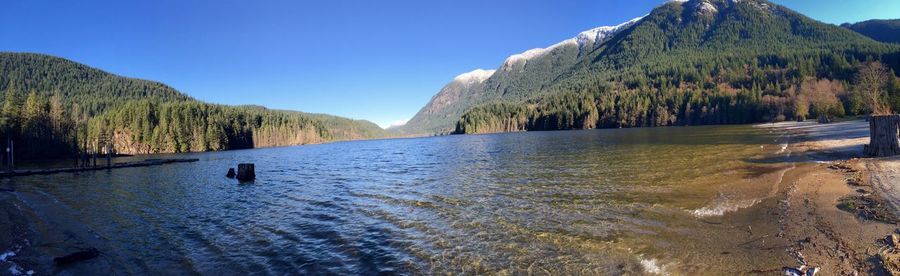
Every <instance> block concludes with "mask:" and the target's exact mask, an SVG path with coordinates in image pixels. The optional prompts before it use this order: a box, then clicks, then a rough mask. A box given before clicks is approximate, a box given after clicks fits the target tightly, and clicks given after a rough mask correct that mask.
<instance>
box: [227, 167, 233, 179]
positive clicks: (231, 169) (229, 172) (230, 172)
mask: <svg viewBox="0 0 900 276" xmlns="http://www.w3.org/2000/svg"><path fill="white" fill-rule="evenodd" d="M225 177H228V178H234V168H228V173H226V174H225Z"/></svg>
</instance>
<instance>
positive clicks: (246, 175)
mask: <svg viewBox="0 0 900 276" xmlns="http://www.w3.org/2000/svg"><path fill="white" fill-rule="evenodd" d="M255 178H256V168H255V166H254V165H253V164H252V163H244V164H238V173H237V179H238V180H240V181H250V180H253V179H255Z"/></svg>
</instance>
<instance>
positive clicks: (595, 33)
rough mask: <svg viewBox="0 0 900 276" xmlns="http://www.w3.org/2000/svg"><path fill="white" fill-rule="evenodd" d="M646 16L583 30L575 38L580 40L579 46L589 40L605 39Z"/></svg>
mask: <svg viewBox="0 0 900 276" xmlns="http://www.w3.org/2000/svg"><path fill="white" fill-rule="evenodd" d="M644 16H646V15H644ZM644 16H641V17H637V18H634V19H631V20H628V21H626V22H623V23H622V24H619V25H615V26H602V27H597V28H593V29H590V30H587V31H583V32H581V33H579V34H578V36H576V37H575V39H576V41H577V42H578V45H579V46H584V45H585V44H587V43H588V42H590V43H594V42H597V41H603V40H604V39H606V38H607V37H610V36H612V35H613V34H615V33H617V32H618V31H619V30H621V29H624V28H627V27H628V26H631V25H634V23H637V22H638V21H640V20H641V19H643V18H644Z"/></svg>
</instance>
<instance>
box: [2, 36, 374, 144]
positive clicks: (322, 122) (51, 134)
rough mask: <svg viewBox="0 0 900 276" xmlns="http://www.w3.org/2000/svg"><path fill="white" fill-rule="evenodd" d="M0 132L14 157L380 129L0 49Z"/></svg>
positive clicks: (303, 140) (299, 138)
mask: <svg viewBox="0 0 900 276" xmlns="http://www.w3.org/2000/svg"><path fill="white" fill-rule="evenodd" d="M0 99H2V105H0V107H2V109H0V115H2V116H0V119H2V120H0V123H2V125H0V137H2V138H3V139H2V143H3V144H6V138H11V139H12V140H13V141H14V144H15V148H16V156H17V158H23V159H28V158H51V157H64V156H71V155H72V154H75V153H76V152H77V151H86V150H87V151H90V150H97V149H99V148H101V147H102V146H103V145H104V144H110V145H111V146H112V147H113V149H114V150H115V152H117V153H124V154H139V153H160V152H191V151H208V150H227V149H240V148H251V147H268V146H283V145H301V144H309V143H321V142H326V141H333V140H347V139H362V138H374V137H381V136H382V135H383V131H382V130H381V129H380V128H379V127H378V126H376V125H375V124H373V123H371V122H367V121H358V120H350V119H346V118H340V117H335V116H330V115H324V114H306V113H301V112H295V111H279V110H269V109H266V108H263V107H257V106H225V105H216V104H208V103H203V102H200V101H197V100H194V99H192V98H190V97H188V96H185V95H184V94H181V93H180V92H178V91H176V90H174V89H172V88H171V87H168V86H166V85H164V84H161V83H158V82H152V81H146V80H139V79H132V78H125V77H121V76H117V75H113V74H109V73H106V72H103V71H101V70H97V69H94V68H90V67H88V66H85V65H82V64H78V63H75V62H72V61H69V60H65V59H61V58H56V57H52V56H47V55H40V54H26V53H0Z"/></svg>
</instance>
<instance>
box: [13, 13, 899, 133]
mask: <svg viewBox="0 0 900 276" xmlns="http://www.w3.org/2000/svg"><path fill="white" fill-rule="evenodd" d="M662 2H663V1H662V0H630V1H601V0H584V1H555V0H553V1H551V0H546V1H529V0H490V1H484V0H472V1H469V0H453V1H449V0H446V1H445V0H434V1H420V0H401V1H344V0H331V1H329V0H321V1H184V0H156V1H121V0H119V1H42V0H24V1H21V0H0V38H2V42H0V51H17V52H37V53H45V54H51V55H56V56H61V57H65V58H68V59H72V60H75V61H78V62H82V63H85V64H88V65H90V66H93V67H98V68H100V69H103V70H106V71H109V72H112V73H116V74H120V75H125V76H130V77H137V78H144V79H150V80H157V81H161V82H164V83H167V84H169V85H172V86H173V87H175V88H176V89H178V90H180V91H182V92H184V93H187V94H188V95H191V96H193V97H195V98H197V99H200V100H203V101H207V102H214V103H223V104H259V105H264V106H268V107H271V108H277V109H291V110H300V111H306V112H317V113H329V114H335V115H340V116H346V117H351V118H356V119H367V120H371V121H373V122H376V123H378V124H379V125H383V126H384V125H387V124H390V123H391V122H394V121H398V120H405V119H409V118H410V117H412V116H413V115H414V114H415V113H416V112H417V111H418V109H419V108H420V107H422V106H423V105H424V104H425V103H426V102H427V101H428V100H429V99H430V98H431V96H432V95H434V94H435V93H437V91H438V90H439V89H440V88H441V87H442V86H443V85H444V84H446V83H447V82H448V81H450V80H451V79H453V77H454V76H456V75H458V74H460V73H463V72H468V71H471V70H473V69H476V68H485V69H491V68H496V67H497V66H498V65H499V64H500V63H501V62H502V61H503V60H504V59H505V58H506V57H507V56H509V55H511V54H515V53H519V52H522V51H525V50H528V49H531V48H536V47H545V46H547V45H551V44H553V43H556V42H558V41H561V40H563V39H566V38H569V37H572V36H574V35H575V34H577V33H578V32H580V31H582V30H585V29H589V28H592V27H596V26H603V25H614V24H617V23H620V22H623V21H626V20H628V19H631V18H634V17H637V16H641V15H644V14H646V13H648V12H649V11H650V10H651V9H652V8H653V7H655V6H657V5H659V4H661V3H662ZM777 2H778V3H781V4H783V5H786V6H788V7H790V8H792V9H795V10H797V11H800V12H802V13H805V14H807V15H809V16H810V17H813V18H816V19H819V20H822V21H826V22H830V23H842V22H848V21H860V20H864V19H870V18H898V17H900V1H898V0H859V1H850V0H825V1H811V0H778V1H777Z"/></svg>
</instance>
